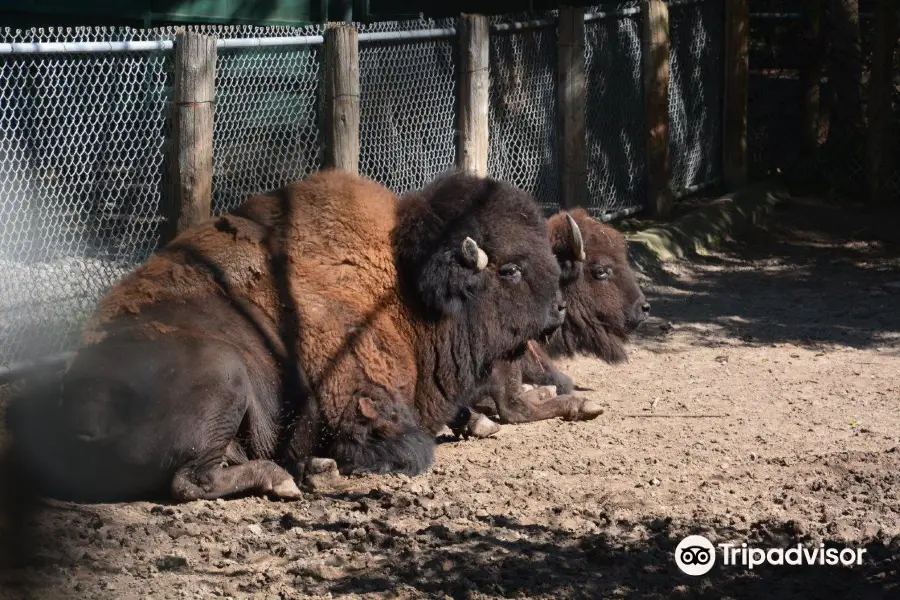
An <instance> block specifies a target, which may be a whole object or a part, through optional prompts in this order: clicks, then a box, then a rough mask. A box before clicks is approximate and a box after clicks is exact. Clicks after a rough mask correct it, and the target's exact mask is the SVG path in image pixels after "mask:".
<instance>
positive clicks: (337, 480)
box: [303, 457, 349, 491]
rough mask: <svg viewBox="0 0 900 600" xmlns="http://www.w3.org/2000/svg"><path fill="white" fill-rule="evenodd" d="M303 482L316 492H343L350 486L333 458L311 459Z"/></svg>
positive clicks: (307, 464)
mask: <svg viewBox="0 0 900 600" xmlns="http://www.w3.org/2000/svg"><path fill="white" fill-rule="evenodd" d="M303 482H304V484H306V486H307V487H309V488H310V489H311V490H314V491H341V490H343V489H345V488H346V487H347V486H349V482H347V481H346V480H345V479H344V478H342V477H341V473H340V471H339V470H338V466H337V462H335V460H334V459H333V458H315V457H313V458H310V459H309V460H308V461H307V463H306V474H305V476H304V478H303Z"/></svg>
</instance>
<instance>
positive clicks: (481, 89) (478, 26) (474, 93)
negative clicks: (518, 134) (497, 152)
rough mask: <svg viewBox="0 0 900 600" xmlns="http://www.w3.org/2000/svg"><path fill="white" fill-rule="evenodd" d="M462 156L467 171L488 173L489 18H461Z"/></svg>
mask: <svg viewBox="0 0 900 600" xmlns="http://www.w3.org/2000/svg"><path fill="white" fill-rule="evenodd" d="M458 29H459V156H458V157H457V164H458V165H459V167H460V168H461V169H463V170H464V171H468V172H470V173H474V174H476V175H481V176H484V175H487V170H488V142H489V138H488V136H489V133H488V90H489V86H490V76H491V74H490V62H489V60H490V48H489V44H488V41H489V35H490V29H489V27H488V20H487V17H485V16H484V15H460V17H459V25H458Z"/></svg>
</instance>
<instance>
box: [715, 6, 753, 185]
mask: <svg viewBox="0 0 900 600" xmlns="http://www.w3.org/2000/svg"><path fill="white" fill-rule="evenodd" d="M749 26H750V13H749V9H748V6H747V0H728V2H726V3H725V79H724V85H725V94H724V102H725V105H724V107H723V112H722V176H723V179H724V180H725V186H726V187H727V188H728V189H734V188H737V187H740V186H742V185H744V184H745V183H746V182H747V85H748V82H749V77H750V65H749V53H748V51H747V36H748V33H749Z"/></svg>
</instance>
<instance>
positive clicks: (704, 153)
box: [669, 0, 725, 196]
mask: <svg viewBox="0 0 900 600" xmlns="http://www.w3.org/2000/svg"><path fill="white" fill-rule="evenodd" d="M669 5H670V6H669V36H670V40H671V41H670V45H669V156H670V164H671V176H670V188H671V189H672V191H673V192H674V193H675V195H676V196H680V195H684V194H685V193H687V192H689V191H693V190H696V189H699V188H701V187H704V186H707V185H710V184H713V183H715V182H717V181H719V179H720V178H721V173H722V168H721V167H722V163H721V156H722V100H723V99H722V80H723V76H724V62H723V60H724V44H723V42H724V20H725V13H724V10H725V3H724V2H706V1H703V0H692V1H687V2H685V1H681V2H675V1H672V2H669Z"/></svg>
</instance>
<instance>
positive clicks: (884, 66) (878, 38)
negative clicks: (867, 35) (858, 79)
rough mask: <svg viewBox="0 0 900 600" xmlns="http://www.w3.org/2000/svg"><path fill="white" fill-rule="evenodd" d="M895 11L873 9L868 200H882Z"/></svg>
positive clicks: (883, 2)
mask: <svg viewBox="0 0 900 600" xmlns="http://www.w3.org/2000/svg"><path fill="white" fill-rule="evenodd" d="M897 35H898V31H897V9H896V8H895V6H894V1H893V0H878V4H877V6H876V7H875V43H874V44H873V48H872V74H871V76H870V78H869V105H868V109H867V110H868V115H867V116H868V121H869V122H868V126H867V129H866V179H867V181H868V188H869V199H870V200H871V201H873V202H881V201H883V200H884V199H885V186H886V179H887V169H888V168H889V166H890V165H891V164H894V165H896V162H893V163H891V162H890V157H889V156H888V132H889V131H890V125H891V117H892V115H891V95H892V93H893V78H894V73H893V71H894V65H893V61H894V46H895V45H896V44H897Z"/></svg>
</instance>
